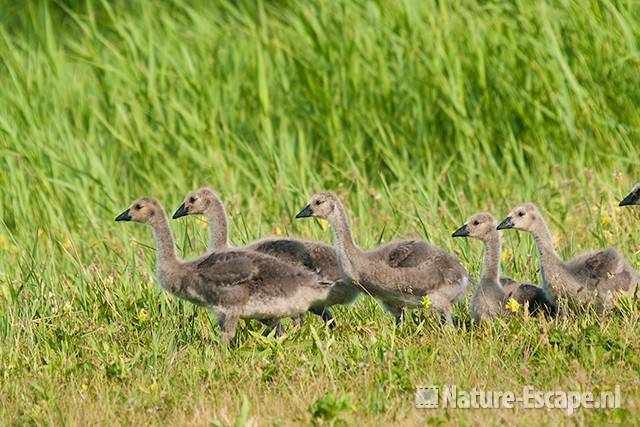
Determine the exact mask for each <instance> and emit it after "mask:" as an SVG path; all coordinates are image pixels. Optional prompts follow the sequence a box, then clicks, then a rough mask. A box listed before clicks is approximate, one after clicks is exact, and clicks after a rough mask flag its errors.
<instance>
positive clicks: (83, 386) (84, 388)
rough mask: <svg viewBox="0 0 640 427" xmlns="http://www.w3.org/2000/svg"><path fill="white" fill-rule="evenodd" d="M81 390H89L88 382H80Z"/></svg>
mask: <svg viewBox="0 0 640 427" xmlns="http://www.w3.org/2000/svg"><path fill="white" fill-rule="evenodd" d="M82 390H83V391H87V390H89V384H87V383H82Z"/></svg>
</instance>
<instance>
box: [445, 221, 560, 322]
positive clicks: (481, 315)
mask: <svg viewBox="0 0 640 427" xmlns="http://www.w3.org/2000/svg"><path fill="white" fill-rule="evenodd" d="M496 226H497V224H496V221H495V219H494V218H493V216H492V215H491V214H490V213H486V212H482V213H479V214H476V215H473V216H472V217H470V218H469V219H468V220H467V222H466V223H465V224H464V225H463V226H462V227H460V228H459V229H458V230H456V231H455V232H454V233H453V235H452V237H472V238H475V239H479V240H480V241H482V243H483V244H484V265H483V270H482V277H481V278H480V284H479V285H478V287H477V288H476V290H475V292H474V294H473V298H472V299H471V314H472V315H473V319H474V320H475V321H476V322H480V321H484V320H489V321H490V320H493V318H495V317H496V316H502V315H507V314H513V313H512V312H510V311H508V310H507V308H506V304H507V302H508V301H509V298H513V299H514V300H516V301H517V302H518V303H520V304H522V305H523V306H528V307H529V313H531V314H532V315H535V314H538V313H544V314H547V315H552V316H555V315H556V311H557V309H556V306H555V304H554V303H553V302H552V300H551V298H550V297H549V296H548V295H547V293H546V292H545V291H544V289H542V288H539V287H537V286H534V285H529V284H521V283H517V282H515V281H514V280H513V279H510V278H507V277H503V278H501V277H500V256H501V254H502V242H501V239H500V233H499V232H498V230H496ZM503 285H506V287H507V288H506V289H505V287H504V286H503Z"/></svg>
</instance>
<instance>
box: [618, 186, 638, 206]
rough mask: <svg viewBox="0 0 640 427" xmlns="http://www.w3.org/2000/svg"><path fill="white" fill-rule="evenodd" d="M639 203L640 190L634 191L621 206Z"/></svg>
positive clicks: (623, 200)
mask: <svg viewBox="0 0 640 427" xmlns="http://www.w3.org/2000/svg"><path fill="white" fill-rule="evenodd" d="M638 204H640V190H638V191H632V192H631V193H629V194H628V195H627V197H625V198H624V199H622V201H621V202H620V206H631V205H638Z"/></svg>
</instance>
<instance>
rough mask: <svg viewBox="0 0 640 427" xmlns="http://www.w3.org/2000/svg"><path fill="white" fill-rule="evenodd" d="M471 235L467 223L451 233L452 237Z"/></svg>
mask: <svg viewBox="0 0 640 427" xmlns="http://www.w3.org/2000/svg"><path fill="white" fill-rule="evenodd" d="M468 235H469V229H468V228H467V224H465V225H463V226H462V227H460V228H458V229H457V230H456V231H455V233H453V234H452V235H451V237H467V236H468Z"/></svg>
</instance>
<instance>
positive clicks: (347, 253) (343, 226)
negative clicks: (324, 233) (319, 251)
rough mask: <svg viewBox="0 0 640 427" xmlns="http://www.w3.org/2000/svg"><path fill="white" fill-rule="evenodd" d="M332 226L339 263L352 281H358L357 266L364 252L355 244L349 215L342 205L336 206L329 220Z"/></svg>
mask: <svg viewBox="0 0 640 427" xmlns="http://www.w3.org/2000/svg"><path fill="white" fill-rule="evenodd" d="M327 220H328V221H329V223H330V224H331V229H332V231H333V237H334V240H335V245H336V254H337V257H338V263H339V264H340V266H341V267H342V270H343V271H344V273H345V274H346V275H347V276H349V277H350V278H351V279H357V275H358V271H357V269H356V267H355V266H356V265H357V264H359V262H358V261H359V260H360V259H361V257H362V256H363V252H362V250H361V249H360V248H359V247H358V246H357V245H356V244H355V243H354V242H353V237H352V236H351V230H350V229H349V222H348V220H347V215H346V213H345V211H344V208H343V207H342V205H341V204H339V203H338V204H336V206H335V209H334V211H333V213H332V214H331V215H329V217H328V218H327Z"/></svg>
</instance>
